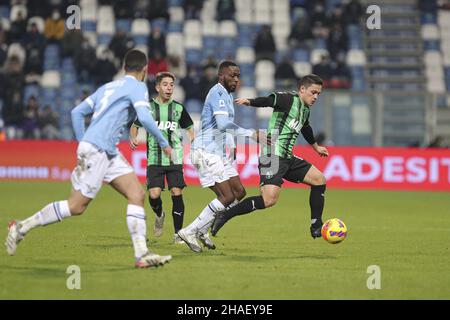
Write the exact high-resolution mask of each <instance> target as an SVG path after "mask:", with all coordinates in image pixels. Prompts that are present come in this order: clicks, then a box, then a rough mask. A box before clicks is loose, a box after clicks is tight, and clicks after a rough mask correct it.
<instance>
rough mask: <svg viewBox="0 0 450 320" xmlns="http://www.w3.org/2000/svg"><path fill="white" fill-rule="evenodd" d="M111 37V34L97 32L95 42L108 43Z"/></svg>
mask: <svg viewBox="0 0 450 320" xmlns="http://www.w3.org/2000/svg"><path fill="white" fill-rule="evenodd" d="M111 39H112V35H110V34H99V35H98V37H97V44H104V45H109V43H110V42H111Z"/></svg>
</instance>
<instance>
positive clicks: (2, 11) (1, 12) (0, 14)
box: [0, 6, 11, 20]
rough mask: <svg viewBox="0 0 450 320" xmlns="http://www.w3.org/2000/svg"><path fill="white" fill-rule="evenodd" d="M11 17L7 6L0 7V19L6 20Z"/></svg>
mask: <svg viewBox="0 0 450 320" xmlns="http://www.w3.org/2000/svg"><path fill="white" fill-rule="evenodd" d="M10 16H11V12H10V10H9V7H8V6H0V18H7V19H8V20H9V17H10Z"/></svg>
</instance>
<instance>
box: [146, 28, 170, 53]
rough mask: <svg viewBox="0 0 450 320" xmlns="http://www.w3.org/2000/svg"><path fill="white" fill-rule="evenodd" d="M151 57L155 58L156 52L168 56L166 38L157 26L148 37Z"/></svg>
mask: <svg viewBox="0 0 450 320" xmlns="http://www.w3.org/2000/svg"><path fill="white" fill-rule="evenodd" d="M147 45H148V48H149V53H148V56H149V57H153V55H154V52H155V51H159V52H160V53H161V55H162V56H163V57H165V56H166V55H167V49H166V36H165V35H164V33H163V32H162V30H161V28H160V27H158V26H156V27H155V28H154V29H153V30H152V32H151V33H150V35H149V37H148V42H147Z"/></svg>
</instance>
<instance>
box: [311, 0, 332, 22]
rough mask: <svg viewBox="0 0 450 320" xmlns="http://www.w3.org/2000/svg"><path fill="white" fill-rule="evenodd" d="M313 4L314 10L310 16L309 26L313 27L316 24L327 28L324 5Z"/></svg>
mask: <svg viewBox="0 0 450 320" xmlns="http://www.w3.org/2000/svg"><path fill="white" fill-rule="evenodd" d="M314 3H315V5H314V10H313V12H312V13H311V15H310V17H311V19H310V23H311V26H313V27H314V26H315V25H317V23H320V24H321V25H322V26H328V18H327V14H326V12H325V7H324V5H323V4H322V3H316V2H314Z"/></svg>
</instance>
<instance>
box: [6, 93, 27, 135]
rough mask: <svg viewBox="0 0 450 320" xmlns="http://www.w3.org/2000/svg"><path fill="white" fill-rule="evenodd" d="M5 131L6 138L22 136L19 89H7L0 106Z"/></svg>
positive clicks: (21, 108)
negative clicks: (3, 101) (2, 103)
mask: <svg viewBox="0 0 450 320" xmlns="http://www.w3.org/2000/svg"><path fill="white" fill-rule="evenodd" d="M2 117H3V120H4V122H5V132H6V136H7V138H8V139H10V140H13V139H21V138H22V136H23V130H22V120H23V106H22V95H21V91H13V92H11V91H8V94H7V96H6V99H5V103H4V105H3V108H2Z"/></svg>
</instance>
